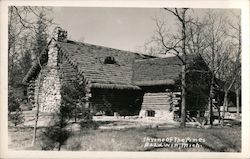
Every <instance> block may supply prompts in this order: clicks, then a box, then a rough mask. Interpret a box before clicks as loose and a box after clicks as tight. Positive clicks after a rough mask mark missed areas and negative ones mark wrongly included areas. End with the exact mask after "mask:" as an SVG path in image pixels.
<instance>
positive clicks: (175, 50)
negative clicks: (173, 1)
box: [152, 8, 190, 127]
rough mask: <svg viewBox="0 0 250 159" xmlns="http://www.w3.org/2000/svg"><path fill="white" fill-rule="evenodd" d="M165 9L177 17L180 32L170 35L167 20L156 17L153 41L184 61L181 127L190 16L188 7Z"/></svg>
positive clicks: (159, 48) (159, 47) (184, 117)
mask: <svg viewBox="0 0 250 159" xmlns="http://www.w3.org/2000/svg"><path fill="white" fill-rule="evenodd" d="M164 10H165V11H167V12H168V13H170V14H172V15H173V16H174V17H175V18H176V19H177V24H178V26H179V28H180V34H171V35H169V34H168V33H167V31H166V28H165V22H164V21H161V20H159V19H156V20H155V22H156V29H157V30H156V34H155V36H154V37H153V39H152V41H153V42H155V43H156V46H157V47H158V48H157V49H158V50H159V52H161V53H164V54H167V53H170V54H173V55H175V56H177V57H178V59H179V60H180V61H181V63H182V66H181V67H182V68H181V98H182V100H181V123H180V126H181V127H185V125H186V65H187V62H186V55H187V51H186V50H187V41H186V40H187V25H188V23H189V22H190V18H188V17H187V11H188V8H181V9H177V8H174V9H168V8H164Z"/></svg>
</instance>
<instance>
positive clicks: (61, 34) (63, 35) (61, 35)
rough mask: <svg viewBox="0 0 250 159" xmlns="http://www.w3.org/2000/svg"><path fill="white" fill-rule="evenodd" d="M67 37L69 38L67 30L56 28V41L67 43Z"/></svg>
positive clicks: (54, 36)
mask: <svg viewBox="0 0 250 159" xmlns="http://www.w3.org/2000/svg"><path fill="white" fill-rule="evenodd" d="M67 36H68V33H67V31H66V30H64V29H62V28H61V27H55V29H54V33H53V38H54V39H55V40H56V41H60V42H67Z"/></svg>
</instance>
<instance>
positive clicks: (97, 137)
mask: <svg viewBox="0 0 250 159" xmlns="http://www.w3.org/2000/svg"><path fill="white" fill-rule="evenodd" d="M96 122H97V123H98V124H99V125H100V126H99V128H97V129H76V130H75V131H74V133H72V134H71V135H70V137H69V138H68V140H67V141H66V142H65V144H64V145H62V147H61V150H73V151H79V150H80V151H185V152H186V151H194V152H197V151H202V152H211V151H212V152H240V151H241V127H240V125H234V126H232V125H230V126H224V127H221V126H218V125H217V126H213V127H212V128H208V129H204V128H197V127H194V126H192V125H190V124H187V126H188V127H187V128H179V126H178V123H160V124H155V122H154V121H146V122H142V121H140V122H137V120H136V119H122V120H112V119H109V120H107V121H105V122H104V121H100V120H98V119H96ZM138 123H141V124H140V125H138ZM43 130H44V128H43V127H40V128H39V129H38V134H41V132H42V131H43ZM32 134H33V128H32V127H27V126H17V127H15V126H9V149H14V150H24V149H25V150H34V149H35V150H37V149H38V150H39V149H40V150H41V146H40V142H41V141H39V140H38V141H37V142H36V145H35V146H33V147H31V146H30V145H31V140H32ZM38 136H39V135H38ZM39 138H40V137H39ZM155 139H158V140H157V141H155ZM159 139H161V141H162V142H161V141H159ZM182 139H184V140H187V141H188V142H186V143H188V144H189V146H190V147H187V145H186V147H185V146H184V147H182V146H183V145H181V144H182V142H178V141H180V140H182ZM198 139H199V140H198ZM149 140H150V141H149ZM153 140H154V141H153ZM163 140H171V141H168V142H165V141H163ZM191 140H192V141H191ZM176 143H178V144H177V145H174V144H176ZM197 143H198V146H197ZM171 144H172V145H171Z"/></svg>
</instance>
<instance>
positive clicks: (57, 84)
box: [34, 28, 67, 112]
mask: <svg viewBox="0 0 250 159" xmlns="http://www.w3.org/2000/svg"><path fill="white" fill-rule="evenodd" d="M55 32H56V35H55V37H54V39H55V40H54V41H52V42H51V43H50V45H49V46H48V62H47V65H45V66H42V69H41V72H40V73H39V76H38V77H37V78H36V80H35V92H34V100H35V101H37V97H38V103H39V104H40V105H39V110H40V111H41V112H56V111H58V110H59V108H60V105H61V100H62V99H61V80H60V68H59V65H58V57H59V55H58V54H59V50H58V47H57V46H56V41H65V40H67V32H66V31H63V30H62V29H61V28H57V30H56V31H55ZM37 93H39V95H38V96H37Z"/></svg>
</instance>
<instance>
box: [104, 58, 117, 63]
mask: <svg viewBox="0 0 250 159" xmlns="http://www.w3.org/2000/svg"><path fill="white" fill-rule="evenodd" d="M115 63H116V61H115V58H114V57H113V56H107V57H106V58H105V60H104V64H115Z"/></svg>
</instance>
